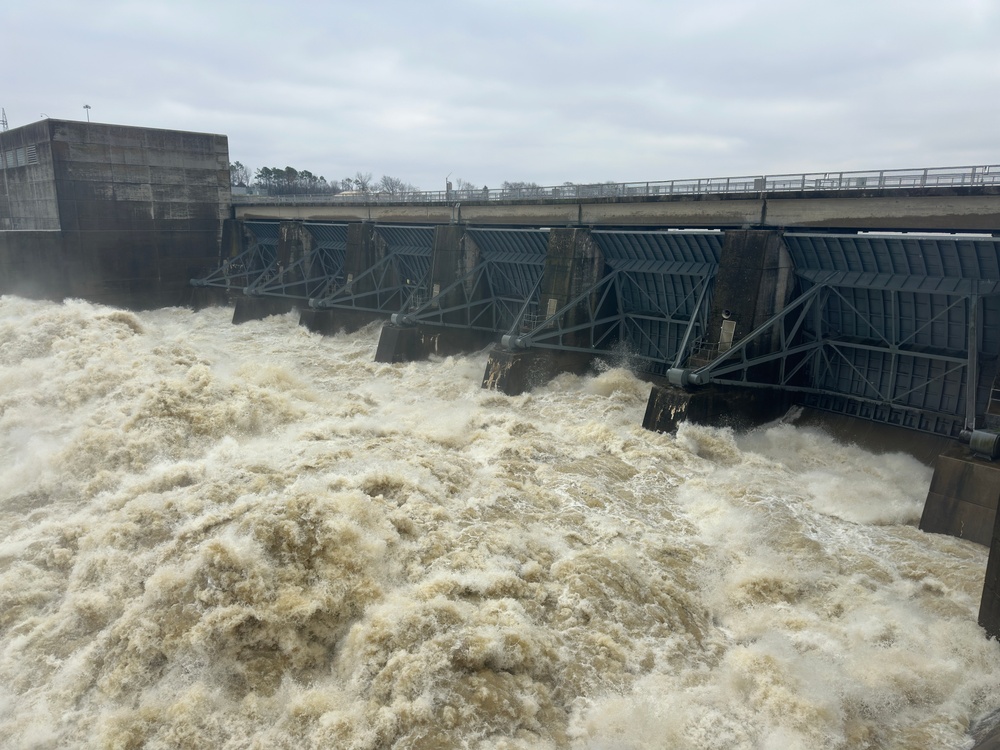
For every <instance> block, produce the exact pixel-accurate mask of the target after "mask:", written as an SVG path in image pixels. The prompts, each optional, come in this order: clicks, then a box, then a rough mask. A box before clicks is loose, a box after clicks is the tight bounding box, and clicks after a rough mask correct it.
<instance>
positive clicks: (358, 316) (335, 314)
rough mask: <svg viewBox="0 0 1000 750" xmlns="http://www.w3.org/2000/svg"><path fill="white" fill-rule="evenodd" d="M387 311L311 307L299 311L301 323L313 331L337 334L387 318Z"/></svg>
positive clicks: (355, 329)
mask: <svg viewBox="0 0 1000 750" xmlns="http://www.w3.org/2000/svg"><path fill="white" fill-rule="evenodd" d="M387 317H388V315H387V314H385V313H379V312H372V311H369V310H339V309H334V310H314V309H312V308H309V307H305V308H302V309H301V311H300V312H299V325H301V326H305V327H306V328H308V329H309V330H310V331H312V332H313V333H321V334H323V335H324V336H335V335H337V334H338V333H342V332H343V333H353V332H354V331H357V330H359V329H361V328H364V327H365V326H366V325H369V324H371V323H374V322H375V321H377V320H385V319H386V318H387Z"/></svg>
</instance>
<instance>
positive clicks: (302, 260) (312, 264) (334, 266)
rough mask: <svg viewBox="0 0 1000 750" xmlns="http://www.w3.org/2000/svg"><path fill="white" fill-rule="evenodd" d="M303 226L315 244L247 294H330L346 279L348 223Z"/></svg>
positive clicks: (297, 297) (302, 297) (301, 296)
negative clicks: (345, 263)
mask: <svg viewBox="0 0 1000 750" xmlns="http://www.w3.org/2000/svg"><path fill="white" fill-rule="evenodd" d="M302 227H303V229H304V230H305V231H307V232H308V233H309V236H310V239H311V247H310V248H309V249H303V250H301V251H300V252H298V253H296V254H297V255H298V256H299V257H298V258H296V259H295V260H293V261H292V262H291V263H289V264H288V265H287V266H282V265H281V264H280V263H279V264H277V266H276V267H275V268H274V269H272V272H271V273H270V274H268V275H267V276H266V277H265V278H263V279H262V280H261V281H260V282H259V283H257V284H255V285H254V286H252V287H250V288H249V289H248V290H247V294H254V295H261V296H265V297H284V298H288V299H294V300H309V299H313V298H315V297H323V296H325V295H327V294H329V293H330V290H331V289H334V288H336V286H337V284H339V283H341V282H342V280H343V277H344V262H345V257H346V254H347V225H346V224H303V225H302ZM251 231H253V230H252V229H251Z"/></svg>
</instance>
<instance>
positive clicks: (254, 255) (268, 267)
mask: <svg viewBox="0 0 1000 750" xmlns="http://www.w3.org/2000/svg"><path fill="white" fill-rule="evenodd" d="M268 247H274V246H273V245H267V244H264V243H257V242H255V243H254V244H253V245H251V246H250V247H249V248H247V249H246V250H244V251H243V252H241V253H240V254H238V255H236V256H235V257H233V258H227V259H226V260H224V261H223V262H222V265H221V266H219V267H218V268H217V269H216V270H214V271H213V272H212V273H210V274H209V275H208V276H206V277H205V278H203V279H191V282H190V283H191V286H212V287H220V288H222V289H233V288H236V289H242V290H243V291H244V293H246V291H247V290H248V289H251V288H253V287H254V286H255V285H257V284H260V283H262V282H263V281H266V280H267V279H270V278H272V277H273V276H274V275H275V274H276V273H277V263H278V259H277V253H276V252H274V253H265V252H264V250H263V248H268ZM239 279H243V283H238V280H239Z"/></svg>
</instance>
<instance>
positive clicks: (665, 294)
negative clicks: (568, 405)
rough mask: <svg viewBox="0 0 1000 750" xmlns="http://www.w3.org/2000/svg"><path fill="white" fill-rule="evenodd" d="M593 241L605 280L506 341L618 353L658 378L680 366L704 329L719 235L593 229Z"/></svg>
mask: <svg viewBox="0 0 1000 750" xmlns="http://www.w3.org/2000/svg"><path fill="white" fill-rule="evenodd" d="M590 237H591V239H592V241H593V242H594V243H595V244H596V245H597V247H598V248H599V249H600V251H601V255H602V257H603V259H604V275H603V276H602V278H601V279H600V280H599V281H598V282H597V283H596V284H594V285H592V286H590V287H587V288H585V289H582V290H578V292H579V293H578V294H577V295H576V296H575V297H574V298H573V299H571V300H569V301H568V302H567V304H565V305H563V306H561V307H559V308H558V309H555V310H552V311H546V313H547V314H546V315H544V316H541V317H540V318H539V319H538V321H537V322H536V323H535V324H534V325H529V326H523V325H522V326H521V327H520V330H511V331H509V332H508V335H507V336H506V337H504V340H505V341H506V342H508V343H509V344H512V345H514V346H518V347H534V348H541V349H557V350H563V351H578V352H589V353H605V354H607V353H621V354H624V355H625V356H627V357H628V358H629V359H631V360H632V362H633V365H634V366H635V367H636V368H637V369H640V370H642V371H644V372H647V373H651V374H657V375H662V374H665V373H666V371H667V370H668V369H669V368H671V367H677V366H679V365H680V364H681V363H682V362H683V361H684V359H685V358H686V356H687V352H688V351H689V349H690V346H691V343H692V342H693V341H694V340H696V339H697V338H698V337H700V336H702V335H704V332H705V330H706V328H707V321H708V312H709V309H710V306H711V289H712V285H713V282H714V280H715V273H716V270H717V269H718V265H719V257H720V254H721V252H722V242H723V235H722V233H721V232H713V231H698V232H681V231H669V230H662V231H624V230H594V231H592V232H591V233H590ZM581 305H582V306H583V307H584V308H585V310H584V313H585V314H584V316H583V320H582V321H581V320H579V318H578V319H577V320H578V322H577V323H576V324H575V325H566V324H565V323H564V322H563V321H564V316H566V314H567V313H568V312H569V311H570V310H573V309H576V310H579V309H580V307H581ZM581 334H582V337H581ZM581 338H582V340H581ZM568 341H573V342H574V343H568Z"/></svg>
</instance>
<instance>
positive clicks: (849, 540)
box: [0, 297, 1000, 750]
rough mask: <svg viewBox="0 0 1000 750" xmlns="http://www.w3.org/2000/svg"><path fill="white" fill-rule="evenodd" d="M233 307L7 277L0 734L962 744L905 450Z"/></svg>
mask: <svg viewBox="0 0 1000 750" xmlns="http://www.w3.org/2000/svg"><path fill="white" fill-rule="evenodd" d="M230 317H231V312H230V311H229V310H224V309H214V310H205V311H202V312H198V313H193V312H191V311H188V310H183V309H168V310H159V311H154V312H147V313H138V314H133V313H128V312H122V311H118V310H114V309H111V308H104V307H99V306H95V305H91V304H88V303H84V302H67V303H65V304H62V305H59V304H53V303H47V302H30V301H26V300H22V299H18V298H13V297H0V747H11V748H49V747H55V746H64V747H95V748H97V747H100V748H104V747H113V748H139V747H143V748H206V747H212V748H220V749H221V748H248V747H258V748H312V747H316V748H320V747H322V748H372V749H374V748H387V747H400V748H446V747H469V748H561V747H572V748H680V749H687V748H709V747H712V748H765V749H772V748H773V749H774V750H779V749H786V748H802V749H807V748H808V749H809V750H812V749H814V748H961V747H968V745H969V741H968V739H967V734H966V732H967V731H968V728H969V725H970V723H971V722H973V721H974V720H975V719H976V718H977V717H979V716H980V715H982V714H984V713H987V712H989V711H991V710H993V709H994V708H996V707H998V706H1000V646H998V644H997V643H996V641H988V640H987V639H986V637H985V635H984V633H983V631H982V630H981V629H980V628H979V627H978V626H977V624H976V615H977V611H978V605H979V597H980V594H981V590H982V583H983V574H984V571H985V566H986V559H987V550H986V549H985V548H984V547H981V546H977V545H974V544H971V543H969V542H965V541H962V540H958V539H953V538H950V537H945V536H935V535H928V534H923V533H922V532H920V531H918V530H917V528H916V523H917V521H918V519H919V516H920V512H921V509H922V505H923V500H924V497H925V495H926V492H927V487H928V484H929V481H930V475H931V472H930V469H928V468H926V467H924V466H922V465H921V464H919V463H917V462H916V461H914V460H912V459H910V458H908V457H905V456H902V455H889V456H876V455H873V454H871V453H867V452H865V451H863V450H860V449H858V448H855V447H849V446H843V445H839V444H837V443H835V442H833V441H832V440H831V439H830V438H828V437H826V436H825V435H823V434H822V433H821V432H818V431H814V430H808V429H802V428H797V427H795V426H793V425H789V424H778V425H775V426H772V427H770V428H769V429H765V430H761V431H758V432H755V433H752V434H750V435H747V436H734V435H733V434H732V433H731V432H728V431H725V430H716V429H709V428H702V427H693V426H685V427H682V428H681V430H680V431H679V432H678V434H677V435H676V436H671V435H659V434H654V433H650V432H647V431H645V430H643V429H642V428H641V420H642V414H643V410H644V408H645V403H646V397H647V395H648V392H649V386H648V385H647V384H644V383H642V382H641V381H639V380H637V379H636V378H635V377H633V376H632V375H631V374H630V373H628V372H627V371H625V370H621V369H608V370H606V371H603V372H600V373H598V374H595V375H593V376H590V377H575V376H562V377H560V378H558V379H557V380H555V381H554V382H553V383H551V384H550V385H548V386H546V387H544V388H541V389H538V390H536V391H534V392H532V393H529V394H525V395H522V396H517V397H508V396H505V395H502V394H498V393H495V392H490V391H484V390H482V389H481V388H480V382H481V379H482V375H483V369H484V366H485V362H486V355H485V353H480V354H476V355H471V356H468V357H456V358H448V359H444V360H437V361H431V362H420V363H411V364H405V365H385V364H378V363H375V362H373V359H374V350H375V347H376V344H377V341H378V333H379V328H378V326H372V327H369V328H366V329H364V330H362V331H360V332H358V333H356V334H351V335H339V336H335V337H329V338H323V337H320V336H318V335H315V334H312V333H310V332H308V331H307V330H306V329H305V328H302V327H300V326H298V325H297V316H295V315H294V314H293V315H288V316H283V317H275V318H270V319H267V320H264V321H258V322H252V323H247V324H244V325H242V326H232V325H230V323H229V320H230Z"/></svg>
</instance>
